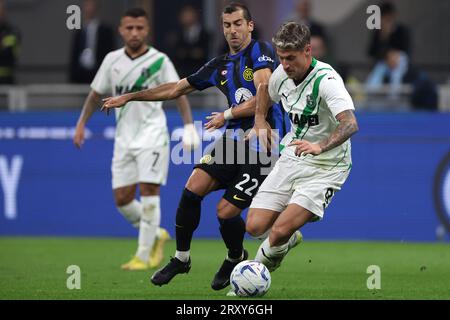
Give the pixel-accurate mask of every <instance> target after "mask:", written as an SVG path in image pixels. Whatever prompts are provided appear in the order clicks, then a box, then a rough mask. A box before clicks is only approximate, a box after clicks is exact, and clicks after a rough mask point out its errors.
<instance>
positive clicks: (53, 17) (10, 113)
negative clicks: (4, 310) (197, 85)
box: [0, 0, 450, 312]
mask: <svg viewBox="0 0 450 320" xmlns="http://www.w3.org/2000/svg"><path fill="white" fill-rule="evenodd" d="M4 1H5V3H6V7H7V18H8V21H9V22H11V24H14V25H15V26H16V27H17V28H18V29H19V30H20V47H19V48H18V49H19V50H18V59H17V67H16V68H15V76H16V81H15V84H13V85H0V300H1V299H224V292H223V291H222V292H213V291H212V290H210V285H209V281H210V279H211V277H212V275H213V274H214V273H215V272H216V267H217V266H218V265H219V263H220V262H221V261H222V260H223V255H224V244H223V242H222V241H221V240H220V236H219V230H218V228H219V225H218V222H217V219H216V215H215V211H216V210H215V206H216V204H217V201H218V200H219V198H220V197H221V193H220V192H216V193H214V194H213V195H211V196H209V197H207V198H206V199H205V201H204V203H203V210H202V219H201V223H200V226H199V228H198V230H197V232H196V234H195V239H194V241H195V242H194V244H193V246H192V252H193V255H192V256H193V268H192V271H191V272H190V274H189V276H188V277H180V278H179V279H178V278H177V279H175V280H174V283H173V284H172V285H171V286H167V287H163V288H159V287H154V286H150V285H149V284H148V274H147V273H126V272H123V271H122V270H120V268H119V266H120V264H121V263H123V262H125V261H126V259H128V258H129V256H128V255H129V254H132V252H133V250H135V247H136V235H137V231H136V230H134V229H132V228H131V227H130V226H129V225H128V224H127V222H126V221H125V220H124V219H123V218H122V216H121V215H120V214H119V213H118V212H117V210H116V208H115V207H114V203H113V196H112V192H111V172H110V166H111V157H112V147H113V137H114V117H112V116H109V117H107V116H106V115H104V114H101V113H100V112H98V113H96V114H95V115H94V116H93V118H92V119H91V120H90V122H89V123H88V126H87V128H88V135H87V141H86V143H85V145H84V147H83V149H82V150H81V151H80V150H77V149H76V148H75V147H74V146H73V143H72V136H73V132H74V127H75V123H76V121H77V118H78V115H79V112H80V110H81V107H82V104H83V101H84V99H85V97H86V95H87V93H88V91H89V86H88V85H86V84H73V83H70V81H69V74H68V69H69V56H70V50H71V49H70V48H71V39H72V37H73V34H74V31H71V30H68V29H67V27H66V20H67V18H68V14H67V13H66V9H67V7H68V6H69V5H73V4H75V5H81V3H82V1H81V0H77V1H75V0H4ZM227 2H228V1H213V0H203V1H201V0H182V1H172V0H170V1H157V0H141V1H133V0H108V1H106V0H104V1H101V7H100V11H99V16H100V17H101V19H102V20H103V21H105V22H106V23H108V24H109V25H111V26H113V27H114V30H115V27H116V26H117V22H118V19H119V17H120V15H121V14H122V12H123V11H124V10H125V9H126V8H128V7H131V6H135V5H138V6H143V7H144V8H146V9H147V10H148V11H149V13H150V16H151V20H152V34H151V40H150V43H151V44H152V45H154V46H155V47H156V48H159V49H161V50H163V51H166V52H167V53H168V54H169V55H170V56H172V55H173V54H174V51H173V49H170V48H167V47H166V42H165V40H166V38H167V33H166V31H170V30H172V31H175V32H178V33H179V32H180V30H179V29H177V28H179V27H178V26H177V24H176V20H177V14H178V11H179V10H180V9H181V8H182V7H183V6H184V5H186V4H192V5H194V6H195V7H196V8H197V9H199V12H200V13H201V15H200V17H201V21H202V24H203V25H204V26H205V28H207V29H208V30H209V31H210V33H211V39H210V41H209V56H210V57H212V56H215V55H216V54H218V53H220V52H221V47H222V46H223V36H222V33H221V31H218V30H221V26H220V19H219V17H220V10H221V8H222V7H223V5H224V4H225V3H227ZM295 2H296V1H295V0H264V1H260V0H248V1H245V3H246V4H248V5H249V7H250V9H251V10H252V12H253V16H254V19H255V20H256V22H257V27H258V31H259V38H261V39H266V40H269V39H270V37H271V35H272V33H273V32H274V30H276V29H277V27H278V26H279V24H280V23H281V22H282V21H283V20H285V19H286V17H287V16H289V15H290V14H291V13H292V10H293V8H294V6H295ZM391 2H392V3H394V4H395V5H396V7H397V11H398V20H399V21H400V22H401V23H402V24H404V25H406V26H407V27H408V28H409V30H410V31H411V46H412V48H411V52H412V60H411V61H412V63H413V64H414V65H415V66H416V67H418V68H420V69H421V70H422V71H424V72H425V73H426V74H427V75H428V76H429V77H430V79H432V80H433V81H434V83H435V84H436V88H437V91H438V101H437V102H436V104H435V105H434V106H432V108H431V109H432V110H431V111H430V110H428V111H424V110H417V108H415V107H413V106H412V105H411V104H410V100H409V97H410V94H411V88H410V87H408V86H407V85H406V86H402V88H401V94H400V95H399V96H397V97H396V98H395V99H391V98H392V97H390V96H389V92H390V91H389V88H385V87H382V88H380V90H378V91H375V92H373V91H369V90H368V89H367V88H366V87H365V85H364V82H365V80H366V78H367V76H368V74H369V72H370V71H371V69H372V67H373V61H371V60H370V58H369V57H368V56H367V53H366V51H367V46H368V43H369V40H370V37H371V36H372V33H373V32H374V31H371V30H368V29H367V27H366V20H367V18H368V17H369V15H368V14H367V12H366V9H367V7H368V6H369V5H371V4H377V3H378V1H370V0H342V1H335V0H313V1H312V4H313V7H312V17H313V18H314V19H315V20H316V21H318V22H320V23H321V24H322V25H323V26H324V27H325V28H326V31H327V35H328V39H327V41H328V43H327V45H328V48H329V52H330V53H331V55H332V56H333V58H334V61H336V62H338V63H339V64H340V65H345V66H346V67H347V69H348V70H349V77H348V78H347V81H346V84H347V87H348V89H349V91H350V93H351V94H352V96H353V98H354V101H355V105H356V110H357V118H358V121H359V125H360V132H359V133H358V134H357V135H356V136H355V137H354V138H353V139H352V145H353V163H354V166H353V168H352V172H351V175H350V178H349V179H348V181H347V182H346V184H345V186H344V188H343V190H342V191H341V192H339V193H338V194H337V196H336V197H335V198H334V199H333V202H332V204H331V205H330V207H329V209H328V210H327V212H326V215H325V219H324V220H323V221H322V222H318V223H315V224H310V225H307V226H305V228H304V232H303V233H304V236H305V239H306V240H307V241H305V242H304V244H302V248H301V250H293V252H292V253H290V254H289V256H288V257H287V258H286V260H285V261H284V262H283V271H282V272H277V273H274V274H273V275H272V276H273V277H272V280H273V282H272V287H271V289H270V291H269V294H268V296H267V298H268V299H442V298H444V299H449V298H450V297H449V292H450V291H449V290H448V288H449V287H450V283H449V281H450V277H449V270H450V255H449V253H450V251H449V250H448V245H449V244H448V242H449V240H450V236H449V231H450V126H449V123H450V113H449V112H448V111H449V110H450V59H449V57H450V20H449V19H448V16H450V2H449V1H448V0H432V1H428V2H423V1H420V0H392V1H391ZM261 3H264V5H261ZM116 37H117V43H118V44H119V43H120V40H119V39H118V36H116ZM1 62H2V61H1V59H0V63H1ZM336 65H337V64H336ZM189 100H190V101H191V105H192V106H193V109H194V110H193V115H194V118H195V120H196V121H203V120H204V119H205V116H206V115H208V114H209V113H210V112H212V111H217V110H223V109H224V108H225V106H226V101H225V100H224V98H223V97H221V95H220V93H218V92H216V91H214V90H207V91H206V92H204V93H201V94H193V95H191V96H190V97H189ZM165 109H166V111H167V119H168V126H169V129H170V132H171V135H172V137H173V138H174V139H173V141H172V147H176V145H177V140H179V138H180V135H181V130H182V129H181V128H182V124H181V119H180V116H179V115H178V113H177V112H176V109H175V108H174V103H173V102H167V103H165ZM419 109H420V108H419ZM197 126H198V128H199V131H200V132H201V124H199V123H197ZM201 133H202V134H204V132H201ZM205 135H206V137H207V138H208V139H209V138H210V136H209V135H207V134H205ZM208 144H209V142H208V141H204V143H203V147H206V145H208ZM173 150H175V149H173ZM198 158H199V154H196V155H195V156H194V155H192V158H191V159H192V160H194V159H198ZM192 166H193V165H192V164H182V165H175V164H174V163H173V162H172V163H171V164H170V169H169V179H168V184H167V186H166V187H164V188H163V189H162V226H164V227H166V228H167V229H168V230H169V231H170V232H171V234H172V235H173V234H174V221H175V212H176V206H177V204H178V199H179V197H180V192H181V190H182V188H183V186H184V184H185V182H186V179H187V178H188V177H189V175H190V173H191V170H192ZM438 242H443V243H438ZM258 244H259V243H258V242H257V241H250V239H248V240H247V241H246V243H245V246H246V248H247V249H248V250H249V252H251V254H254V252H256V248H257V247H258ZM174 250H175V241H169V243H168V245H167V250H166V253H167V254H166V258H165V259H166V260H165V261H167V259H168V256H169V255H170V254H172V253H173V252H174ZM73 264H76V265H78V266H80V268H81V270H82V276H83V278H82V279H83V280H82V288H83V290H68V287H67V286H66V281H67V277H68V274H67V273H66V269H67V267H68V266H69V265H73ZM370 265H377V266H380V267H381V270H382V272H383V278H382V279H383V280H382V283H383V287H382V288H383V289H382V290H375V291H373V290H368V287H367V286H366V281H367V277H368V274H367V273H366V270H367V268H368V266H370ZM206 275H207V276H206ZM144 279H145V281H144ZM227 299H228V298H227ZM168 312H170V310H169V309H168Z"/></svg>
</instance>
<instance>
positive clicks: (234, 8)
mask: <svg viewBox="0 0 450 320" xmlns="http://www.w3.org/2000/svg"><path fill="white" fill-rule="evenodd" d="M239 10H242V12H243V13H244V19H245V20H247V22H250V21H253V19H252V14H251V13H250V10H249V9H248V7H247V6H246V5H245V4H242V3H239V2H232V3H230V4H229V5H227V6H226V7H225V8H224V9H223V12H222V14H225V13H226V14H231V13H233V12H236V11H239Z"/></svg>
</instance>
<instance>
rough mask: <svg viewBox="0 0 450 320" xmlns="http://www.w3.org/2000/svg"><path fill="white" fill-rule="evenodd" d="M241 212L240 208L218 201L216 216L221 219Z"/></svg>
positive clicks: (230, 217)
mask: <svg viewBox="0 0 450 320" xmlns="http://www.w3.org/2000/svg"><path fill="white" fill-rule="evenodd" d="M241 212H242V210H241V209H239V208H237V207H235V206H233V205H231V204H229V203H224V202H223V201H221V202H219V204H218V205H217V218H219V219H222V220H228V219H233V218H234V217H237V216H238V215H240V214H241Z"/></svg>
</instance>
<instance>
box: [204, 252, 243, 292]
mask: <svg viewBox="0 0 450 320" xmlns="http://www.w3.org/2000/svg"><path fill="white" fill-rule="evenodd" d="M247 259H248V252H247V250H245V249H244V257H243V258H242V259H241V260H240V261H238V262H231V261H230V260H228V259H225V260H224V261H223V263H222V265H221V266H220V269H219V271H217V273H216V274H215V275H214V279H213V281H212V282H211V288H213V289H214V290H222V289H224V288H226V287H228V286H229V285H230V276H231V272H232V271H233V269H234V267H236V266H237V265H238V264H239V262H241V261H244V260H247Z"/></svg>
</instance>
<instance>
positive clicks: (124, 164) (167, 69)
mask: <svg viewBox="0 0 450 320" xmlns="http://www.w3.org/2000/svg"><path fill="white" fill-rule="evenodd" d="M119 32H120V35H121V36H122V38H123V40H124V42H125V47H124V48H122V49H119V50H116V51H113V52H111V53H109V54H108V55H107V56H106V57H105V59H104V61H103V63H102V65H101V67H100V69H99V71H98V73H97V75H96V77H95V79H94V81H93V82H92V84H91V89H92V90H91V92H90V94H89V96H88V98H87V100H86V102H85V105H84V107H83V111H82V112H81V115H80V118H79V120H78V123H77V128H76V133H75V137H74V143H75V145H76V146H77V147H81V145H82V144H83V142H84V131H85V125H86V122H87V121H88V119H89V118H90V117H91V115H92V114H93V112H94V111H95V109H96V108H97V107H98V106H99V105H101V96H104V95H111V94H113V95H114V96H117V95H122V94H124V93H128V92H134V91H140V90H144V89H148V88H152V87H156V86H159V85H162V84H165V83H168V82H177V81H179V80H180V79H179V77H178V74H177V72H176V71H175V68H174V66H173V64H172V62H171V61H170V59H169V58H168V57H167V55H165V54H164V53H162V52H160V51H158V50H156V49H155V48H152V47H149V46H148V45H147V43H146V39H147V36H148V34H149V21H148V17H147V14H146V12H145V11H144V10H143V9H139V8H136V9H130V10H128V11H127V12H126V13H125V14H124V15H123V17H122V19H121V22H120V26H119ZM176 101H177V105H178V107H179V111H180V113H181V116H182V118H183V122H184V124H185V130H184V136H183V143H184V145H185V146H186V147H187V148H191V147H193V148H196V147H197V146H198V145H199V144H200V139H199V137H198V135H197V132H196V130H195V128H194V125H193V121H192V114H191V109H190V105H189V102H188V100H187V98H186V96H181V97H179V98H178V99H177V100H176ZM149 105H150V108H149ZM116 122H117V126H116V135H115V143H114V156H113V160H112V187H113V190H114V199H115V202H116V205H117V208H118V210H119V212H120V213H122V215H123V216H124V217H125V218H126V219H127V220H128V221H129V222H130V223H131V224H132V225H133V226H135V227H138V228H139V240H138V249H137V252H136V255H135V256H134V257H133V259H132V260H131V261H130V262H128V263H126V264H124V265H123V266H122V268H123V269H126V270H146V269H149V268H155V267H157V266H158V265H159V264H160V262H161V260H162V259H163V252H162V249H163V244H164V242H165V240H167V239H168V238H169V235H168V233H167V231H166V230H165V229H162V228H159V225H160V219H161V212H160V186H161V185H164V184H165V183H166V180H167V173H168V167H169V148H170V142H169V133H168V129H167V124H166V117H165V114H164V111H163V109H162V102H131V103H129V104H128V105H127V106H126V107H125V108H123V109H121V110H117V112H116ZM138 185H139V190H140V195H141V197H140V201H138V200H136V199H135V194H136V188H137V186H138ZM155 239H156V241H155Z"/></svg>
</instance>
